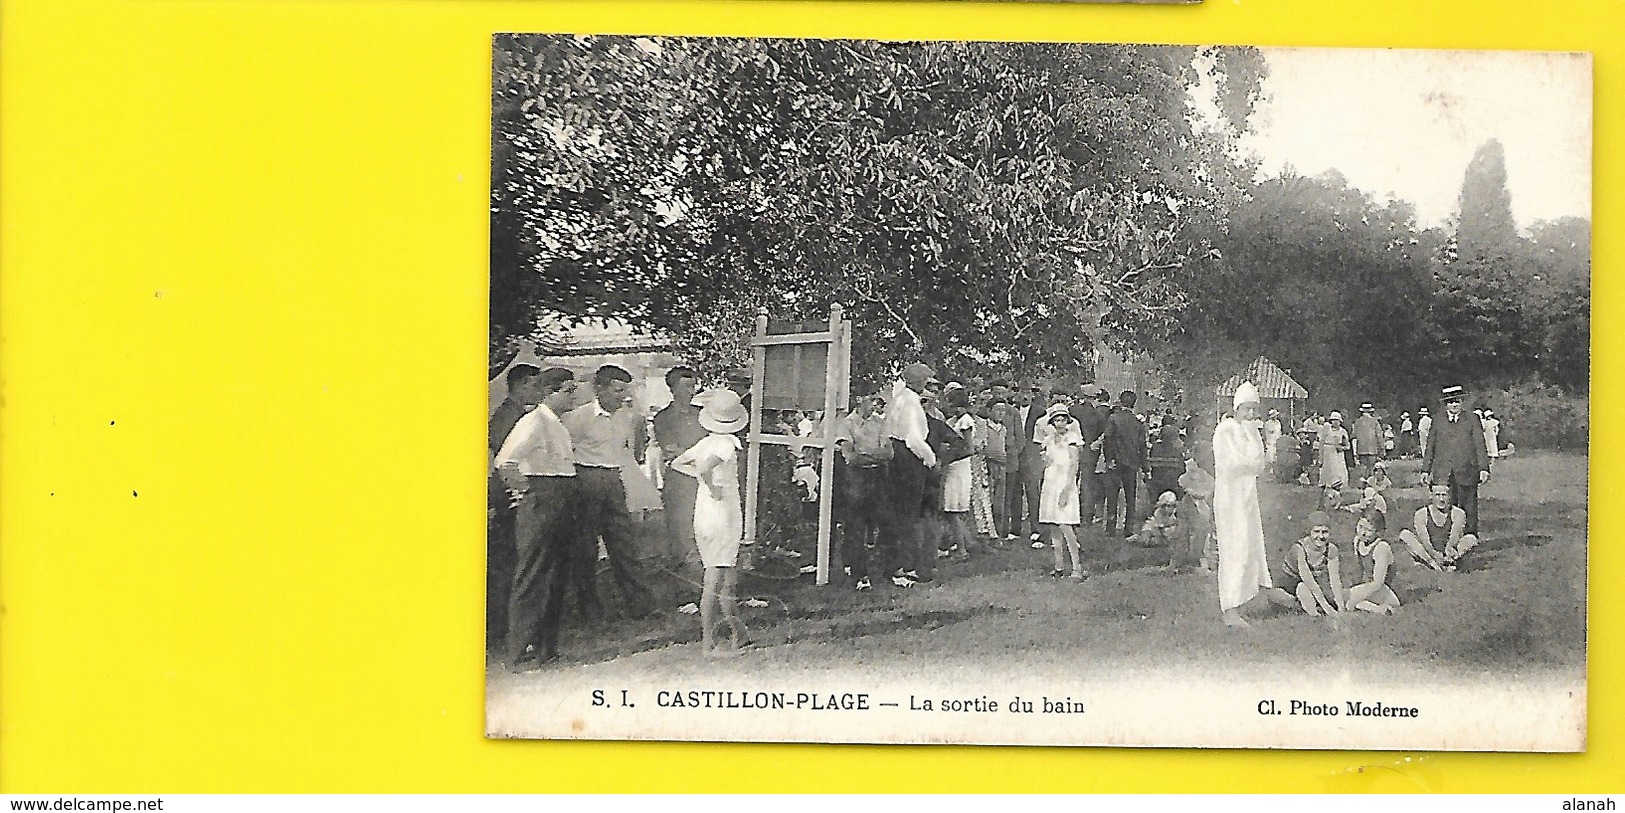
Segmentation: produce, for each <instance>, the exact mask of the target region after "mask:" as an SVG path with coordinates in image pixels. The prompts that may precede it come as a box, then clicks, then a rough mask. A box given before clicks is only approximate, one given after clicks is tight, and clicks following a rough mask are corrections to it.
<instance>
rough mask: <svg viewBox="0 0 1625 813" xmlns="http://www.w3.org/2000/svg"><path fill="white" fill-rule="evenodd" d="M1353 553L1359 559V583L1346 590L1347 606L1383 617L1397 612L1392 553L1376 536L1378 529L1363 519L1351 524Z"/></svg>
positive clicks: (1383, 541)
mask: <svg viewBox="0 0 1625 813" xmlns="http://www.w3.org/2000/svg"><path fill="white" fill-rule="evenodd" d="M1354 552H1355V553H1357V554H1359V557H1360V574H1361V581H1360V583H1359V584H1356V585H1354V586H1353V587H1350V588H1349V598H1348V604H1349V606H1351V607H1353V608H1354V609H1356V610H1364V611H1365V612H1368V613H1376V614H1378V615H1386V614H1390V613H1393V612H1394V611H1395V610H1398V609H1399V596H1398V595H1396V594H1395V593H1394V588H1393V584H1392V582H1393V579H1394V576H1395V575H1397V573H1396V571H1395V569H1394V551H1393V548H1391V547H1389V545H1388V541H1387V540H1385V539H1382V538H1380V537H1378V536H1377V527H1376V526H1375V525H1373V524H1372V523H1371V522H1370V521H1369V520H1367V519H1365V518H1364V517H1362V518H1361V519H1360V520H1359V521H1358V522H1356V523H1354Z"/></svg>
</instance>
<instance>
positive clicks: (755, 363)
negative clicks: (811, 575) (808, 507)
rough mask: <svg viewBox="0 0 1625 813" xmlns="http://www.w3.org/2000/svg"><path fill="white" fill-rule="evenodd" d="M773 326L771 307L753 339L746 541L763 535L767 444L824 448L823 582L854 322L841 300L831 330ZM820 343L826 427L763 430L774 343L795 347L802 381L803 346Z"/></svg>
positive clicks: (832, 316) (820, 581)
mask: <svg viewBox="0 0 1625 813" xmlns="http://www.w3.org/2000/svg"><path fill="white" fill-rule="evenodd" d="M769 327H770V325H769V323H768V318H767V310H766V309H763V310H761V311H759V312H757V314H756V333H755V335H754V336H753V337H752V338H751V340H750V347H751V381H750V391H751V399H750V430H749V432H748V434H747V438H748V447H747V451H746V453H745V539H744V541H745V544H747V545H749V544H754V543H755V542H756V540H757V523H758V519H759V512H758V511H757V508H756V506H757V497H758V494H759V491H760V485H761V476H762V444H764V443H766V444H770V445H774V446H786V447H795V446H804V447H812V448H817V449H819V450H820V454H819V480H818V560H817V566H818V576H817V583H818V584H819V585H826V584H829V571H830V538H831V536H832V534H833V531H834V521H833V512H834V507H835V478H834V473H835V445H836V444H835V437H836V434H837V432H836V416H837V414H838V413H839V412H840V411H841V410H842V409H844V408H845V407H846V405H847V402H848V399H849V396H850V389H851V369H852V323H851V322H849V321H847V320H846V318H845V317H844V315H843V311H842V309H841V306H840V305H835V306H833V307H831V308H830V311H829V323H828V326H827V328H826V329H825V330H822V331H817V332H796V333H771V332H769ZM816 345H825V348H824V350H825V356H824V358H825V363H824V380H823V382H822V387H821V391H822V404H821V406H822V410H823V414H824V420H823V421H822V422H821V423H822V429H823V431H822V432H821V433H819V434H818V435H815V436H814V437H810V438H798V437H792V436H790V435H784V434H779V433H768V432H764V431H762V407H763V405H762V401H763V400H764V399H765V398H766V395H767V392H766V386H767V361H768V348H769V347H782V346H790V347H793V348H794V350H793V358H794V359H795V363H794V366H793V370H792V382H793V383H795V384H796V385H797V386H798V387H799V385H800V384H801V383H802V382H799V381H796V380H795V372H796V371H798V370H799V368H800V360H801V349H802V348H803V347H807V346H816ZM802 408H806V407H802Z"/></svg>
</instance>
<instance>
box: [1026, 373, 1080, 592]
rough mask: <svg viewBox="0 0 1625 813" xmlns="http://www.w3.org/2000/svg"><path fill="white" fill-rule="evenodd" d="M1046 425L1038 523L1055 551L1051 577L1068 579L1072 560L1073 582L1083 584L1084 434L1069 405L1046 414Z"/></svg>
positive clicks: (1041, 446) (1042, 449)
mask: <svg viewBox="0 0 1625 813" xmlns="http://www.w3.org/2000/svg"><path fill="white" fill-rule="evenodd" d="M1044 423H1045V424H1047V425H1048V426H1049V427H1050V431H1049V432H1047V433H1044V435H1043V442H1042V443H1041V444H1040V445H1039V454H1040V455H1041V457H1042V459H1043V463H1044V475H1043V480H1042V482H1041V483H1040V486H1039V489H1038V522H1039V523H1040V524H1042V525H1044V526H1045V527H1046V528H1047V529H1048V530H1049V532H1050V540H1051V545H1052V546H1053V547H1054V549H1055V569H1054V570H1052V571H1050V574H1049V575H1050V577H1051V578H1055V579H1059V578H1061V577H1062V576H1064V575H1066V557H1067V556H1068V555H1069V554H1070V555H1071V557H1072V579H1073V580H1074V581H1080V582H1081V581H1083V580H1084V579H1085V578H1087V577H1088V575H1089V574H1088V572H1087V571H1085V570H1084V569H1083V562H1082V561H1081V560H1080V559H1079V558H1078V557H1079V552H1078V526H1079V525H1080V524H1082V522H1083V520H1082V516H1083V513H1082V510H1081V506H1080V503H1079V499H1078V489H1079V485H1080V481H1079V479H1078V461H1079V450H1080V449H1081V448H1082V446H1083V434H1082V433H1081V432H1080V431H1079V430H1078V428H1077V426H1076V424H1074V422H1073V420H1072V414H1071V413H1070V412H1068V411H1067V407H1066V404H1056V405H1054V406H1052V407H1050V408H1049V409H1048V410H1047V411H1046V412H1045V413H1044Z"/></svg>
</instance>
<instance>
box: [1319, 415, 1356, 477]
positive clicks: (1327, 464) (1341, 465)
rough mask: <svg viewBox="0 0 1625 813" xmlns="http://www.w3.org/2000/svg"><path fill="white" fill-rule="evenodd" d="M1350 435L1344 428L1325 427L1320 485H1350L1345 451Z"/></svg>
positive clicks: (1321, 450)
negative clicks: (1344, 455)
mask: <svg viewBox="0 0 1625 813" xmlns="http://www.w3.org/2000/svg"><path fill="white" fill-rule="evenodd" d="M1348 445H1349V433H1348V430H1347V429H1344V428H1342V427H1336V428H1334V427H1331V426H1325V427H1322V428H1321V430H1320V484H1321V485H1323V486H1338V487H1342V486H1346V485H1348V484H1349V465H1348V460H1347V459H1346V458H1344V457H1343V450H1344V449H1346V448H1348Z"/></svg>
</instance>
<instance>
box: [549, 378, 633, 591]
mask: <svg viewBox="0 0 1625 813" xmlns="http://www.w3.org/2000/svg"><path fill="white" fill-rule="evenodd" d="M592 385H593V399H592V400H591V401H588V402H587V403H585V404H583V405H581V406H579V407H576V408H575V409H573V410H570V412H569V414H567V415H565V416H564V426H565V428H567V429H569V430H570V442H571V443H572V444H573V445H574V447H575V455H576V480H577V487H578V489H579V497H578V500H577V503H578V505H577V507H578V508H579V511H580V513H579V518H578V523H577V524H578V526H579V528H580V533H581V535H582V538H583V539H584V540H586V541H587V542H588V544H590V545H592V546H593V548H594V549H595V550H596V548H597V541H598V540H603V543H604V550H605V551H606V552H607V553H608V554H609V567H610V572H611V575H612V576H613V577H614V580H615V587H616V589H617V590H618V591H619V592H620V594H621V600H622V602H623V606H624V607H625V610H626V613H627V614H628V615H631V616H633V617H640V616H642V615H645V614H646V613H648V612H649V611H650V610H651V609H653V608H652V607H651V606H650V599H651V597H650V594H649V588H648V587H647V586H645V585H644V583H643V579H642V577H641V576H640V575H639V574H638V564H637V551H635V550H634V549H633V537H632V518H631V516H630V515H629V514H628V513H627V507H626V486H625V485H624V484H623V483H622V481H621V467H622V466H630V465H635V461H636V457H637V454H638V452H639V447H640V444H639V443H638V442H637V439H638V438H639V437H640V436H641V433H642V431H643V426H642V423H643V422H642V420H641V419H640V418H638V416H637V415H636V414H635V410H633V409H632V407H631V403H632V374H631V373H628V372H627V371H625V370H623V369H621V368H620V367H616V366H615V365H613V364H606V365H604V366H603V367H600V368H598V372H597V373H595V374H594V375H593V379H592ZM596 570H597V562H596V559H595V560H594V561H593V562H592V563H591V565H590V566H588V567H586V568H583V569H581V570H578V571H577V573H576V578H577V580H578V582H579V583H580V585H581V588H582V589H583V590H584V591H587V595H588V596H590V598H588V599H587V601H586V604H587V608H588V612H589V615H601V614H602V607H601V606H600V604H599V602H598V598H597V587H596V584H595V582H594V579H595V578H596Z"/></svg>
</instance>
